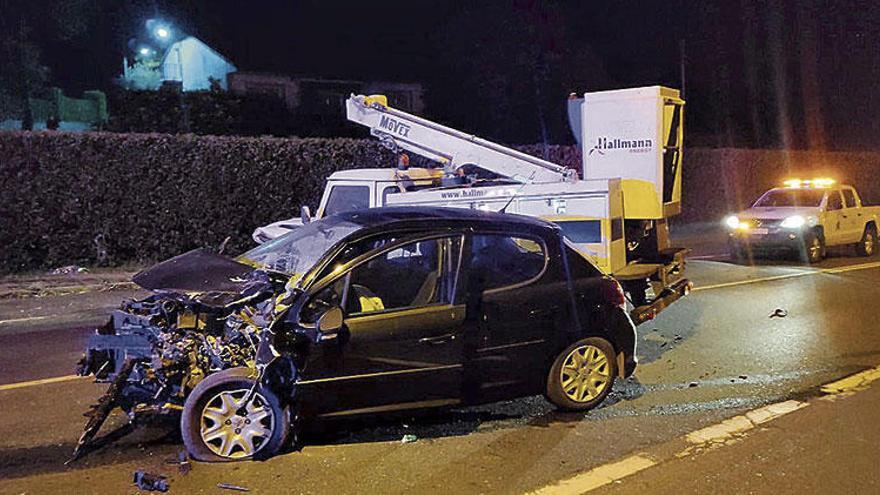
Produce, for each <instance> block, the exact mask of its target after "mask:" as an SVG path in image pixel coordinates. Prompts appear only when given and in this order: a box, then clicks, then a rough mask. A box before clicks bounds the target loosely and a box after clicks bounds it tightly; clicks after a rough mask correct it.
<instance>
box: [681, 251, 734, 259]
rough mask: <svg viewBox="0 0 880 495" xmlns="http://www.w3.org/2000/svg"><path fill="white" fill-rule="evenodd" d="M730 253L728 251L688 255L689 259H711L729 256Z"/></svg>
mask: <svg viewBox="0 0 880 495" xmlns="http://www.w3.org/2000/svg"><path fill="white" fill-rule="evenodd" d="M727 257H728V255H727V254H726V253H719V254H701V255H699V256H687V259H689V260H710V259H712V258H727Z"/></svg>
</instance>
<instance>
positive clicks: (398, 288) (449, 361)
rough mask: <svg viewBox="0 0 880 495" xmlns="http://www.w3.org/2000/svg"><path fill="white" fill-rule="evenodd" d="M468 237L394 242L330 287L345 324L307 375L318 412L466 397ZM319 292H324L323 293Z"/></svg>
mask: <svg viewBox="0 0 880 495" xmlns="http://www.w3.org/2000/svg"><path fill="white" fill-rule="evenodd" d="M461 249H462V238H461V236H453V237H439V238H423V239H419V240H416V241H403V243H401V242H393V243H390V244H388V245H385V246H383V247H382V248H381V249H380V250H378V252H373V253H370V254H368V255H366V257H365V259H363V260H362V261H360V262H357V263H356V264H355V266H354V267H353V268H351V269H349V270H346V272H345V273H343V274H341V275H340V276H339V277H338V278H337V279H336V280H335V281H334V282H332V283H330V284H328V285H327V288H326V289H323V291H324V292H326V291H327V290H329V291H331V292H332V294H333V295H332V296H331V298H333V297H335V298H336V301H338V303H339V304H340V305H341V307H342V308H343V312H344V314H345V319H344V327H343V328H344V329H343V331H342V332H340V334H339V336H338V337H337V338H336V339H334V340H335V342H333V341H331V342H325V343H322V344H320V345H319V346H318V348H317V352H316V353H314V355H313V356H312V357H311V358H310V361H309V363H308V365H307V367H306V370H305V372H304V375H303V377H302V380H301V382H300V383H301V384H303V385H304V386H305V387H306V388H307V389H308V390H309V397H310V399H311V400H310V402H312V403H313V404H315V407H316V408H317V409H319V411H318V412H319V413H323V414H325V415H345V414H352V413H364V412H374V411H383V410H394V409H407V408H417V407H432V406H439V405H447V404H455V403H457V402H458V401H459V396H460V389H461V368H462V339H461V331H462V325H463V324H464V321H465V307H464V304H461V303H459V302H458V301H456V284H457V280H458V273H459V270H460V259H461ZM316 297H324V298H326V297H327V296H326V295H322V294H321V293H319V294H317V295H316Z"/></svg>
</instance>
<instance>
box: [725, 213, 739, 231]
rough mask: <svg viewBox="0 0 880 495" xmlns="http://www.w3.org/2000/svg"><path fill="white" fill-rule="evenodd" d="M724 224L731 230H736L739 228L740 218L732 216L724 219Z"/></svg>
mask: <svg viewBox="0 0 880 495" xmlns="http://www.w3.org/2000/svg"><path fill="white" fill-rule="evenodd" d="M724 224H725V225H727V226H728V227H729V228H731V229H733V230H736V229H738V228H739V218H737V216H736V215H730V216H729V217H727V218H725V219H724Z"/></svg>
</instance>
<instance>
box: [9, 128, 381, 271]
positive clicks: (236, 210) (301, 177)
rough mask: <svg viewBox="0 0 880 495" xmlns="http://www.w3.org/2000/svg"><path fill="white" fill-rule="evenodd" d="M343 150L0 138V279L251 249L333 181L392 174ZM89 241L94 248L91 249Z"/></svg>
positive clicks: (230, 142)
mask: <svg viewBox="0 0 880 495" xmlns="http://www.w3.org/2000/svg"><path fill="white" fill-rule="evenodd" d="M392 160H393V157H392V156H391V154H390V153H389V152H387V151H386V150H384V149H383V148H381V146H379V145H378V143H375V142H369V141H361V140H352V139H336V140H328V139H279V138H240V137H197V136H192V135H184V136H177V135H159V134H113V133H26V132H0V183H2V184H3V185H2V189H0V219H2V222H3V225H2V228H0V246H2V250H3V256H2V258H0V271H3V272H13V271H21V270H25V269H33V268H48V267H52V266H59V265H66V264H70V263H80V264H94V263H96V262H97V261H99V258H103V256H99V252H98V251H99V249H101V248H104V249H106V251H107V255H108V259H106V260H103V259H101V260H100V261H106V262H108V263H112V264H119V263H125V262H147V261H152V260H157V259H162V258H166V257H170V256H173V255H175V254H179V253H180V252H182V251H184V250H187V249H191V248H194V247H198V246H218V245H219V244H220V243H221V242H222V241H223V239H224V238H225V237H226V236H231V240H230V242H229V244H228V245H227V246H228V248H227V249H228V251H230V252H241V251H243V250H244V249H246V248H247V247H249V246H250V245H252V242H251V240H250V234H251V232H253V229H254V228H255V227H257V226H260V225H264V224H266V223H269V222H272V221H275V220H279V219H282V218H286V217H291V216H295V215H297V214H298V209H299V206H300V205H301V204H310V205H313V206H314V205H316V204H317V202H318V200H319V198H320V195H321V192H322V190H323V186H324V179H325V178H326V177H327V175H329V174H330V173H331V172H333V171H335V170H340V169H345V168H351V167H355V166H378V165H379V164H390V163H392ZM96 239H97V241H96Z"/></svg>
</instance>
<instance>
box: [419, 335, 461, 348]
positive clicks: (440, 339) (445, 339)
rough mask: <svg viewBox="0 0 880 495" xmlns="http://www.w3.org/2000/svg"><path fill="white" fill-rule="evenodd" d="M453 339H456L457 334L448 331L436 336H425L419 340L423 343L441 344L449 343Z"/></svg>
mask: <svg viewBox="0 0 880 495" xmlns="http://www.w3.org/2000/svg"><path fill="white" fill-rule="evenodd" d="M453 340H455V334H454V333H447V334H444V335H438V336H436V337H425V338H422V339H419V342H421V343H422V344H431V345H440V344H448V343H450V342H452V341H453Z"/></svg>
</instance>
